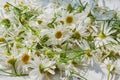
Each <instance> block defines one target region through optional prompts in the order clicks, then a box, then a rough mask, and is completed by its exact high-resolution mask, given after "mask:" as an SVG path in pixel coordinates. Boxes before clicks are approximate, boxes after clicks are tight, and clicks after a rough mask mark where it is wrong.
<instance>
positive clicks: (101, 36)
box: [98, 32, 106, 39]
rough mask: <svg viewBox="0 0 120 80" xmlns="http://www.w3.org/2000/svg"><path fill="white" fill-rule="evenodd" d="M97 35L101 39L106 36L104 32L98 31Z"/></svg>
mask: <svg viewBox="0 0 120 80" xmlns="http://www.w3.org/2000/svg"><path fill="white" fill-rule="evenodd" d="M98 37H99V38H101V39H105V38H106V35H105V34H104V33H102V32H100V33H99V34H98Z"/></svg>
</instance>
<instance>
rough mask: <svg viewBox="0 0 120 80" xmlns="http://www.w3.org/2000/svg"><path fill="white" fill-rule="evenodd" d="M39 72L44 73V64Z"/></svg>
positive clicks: (40, 66)
mask: <svg viewBox="0 0 120 80" xmlns="http://www.w3.org/2000/svg"><path fill="white" fill-rule="evenodd" d="M39 71H40V73H44V66H43V65H42V64H40V65H39Z"/></svg>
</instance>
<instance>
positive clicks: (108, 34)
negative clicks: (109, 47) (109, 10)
mask: <svg viewBox="0 0 120 80" xmlns="http://www.w3.org/2000/svg"><path fill="white" fill-rule="evenodd" d="M111 29H112V28H111V27H109V26H108V23H106V24H105V25H103V26H101V27H100V30H97V33H96V38H95V40H94V41H95V46H96V47H100V46H103V45H106V44H109V43H117V41H116V40H115V39H114V38H113V37H112V34H113V33H115V32H116V30H111Z"/></svg>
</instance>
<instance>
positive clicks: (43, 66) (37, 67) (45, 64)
mask: <svg viewBox="0 0 120 80" xmlns="http://www.w3.org/2000/svg"><path fill="white" fill-rule="evenodd" d="M30 63H31V64H30V65H28V68H32V70H31V71H30V73H29V76H30V78H31V79H36V80H42V79H44V78H46V79H47V78H48V77H49V76H50V75H54V74H55V71H54V69H55V68H56V66H55V61H51V60H49V59H48V58H47V57H45V56H44V55H41V56H39V57H38V56H33V60H31V61H30Z"/></svg>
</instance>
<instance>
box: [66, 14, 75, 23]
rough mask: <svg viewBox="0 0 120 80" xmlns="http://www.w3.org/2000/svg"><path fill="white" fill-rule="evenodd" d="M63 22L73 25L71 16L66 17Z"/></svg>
mask: <svg viewBox="0 0 120 80" xmlns="http://www.w3.org/2000/svg"><path fill="white" fill-rule="evenodd" d="M65 21H66V23H67V24H71V23H73V21H74V19H73V16H67V17H66V19H65Z"/></svg>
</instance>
